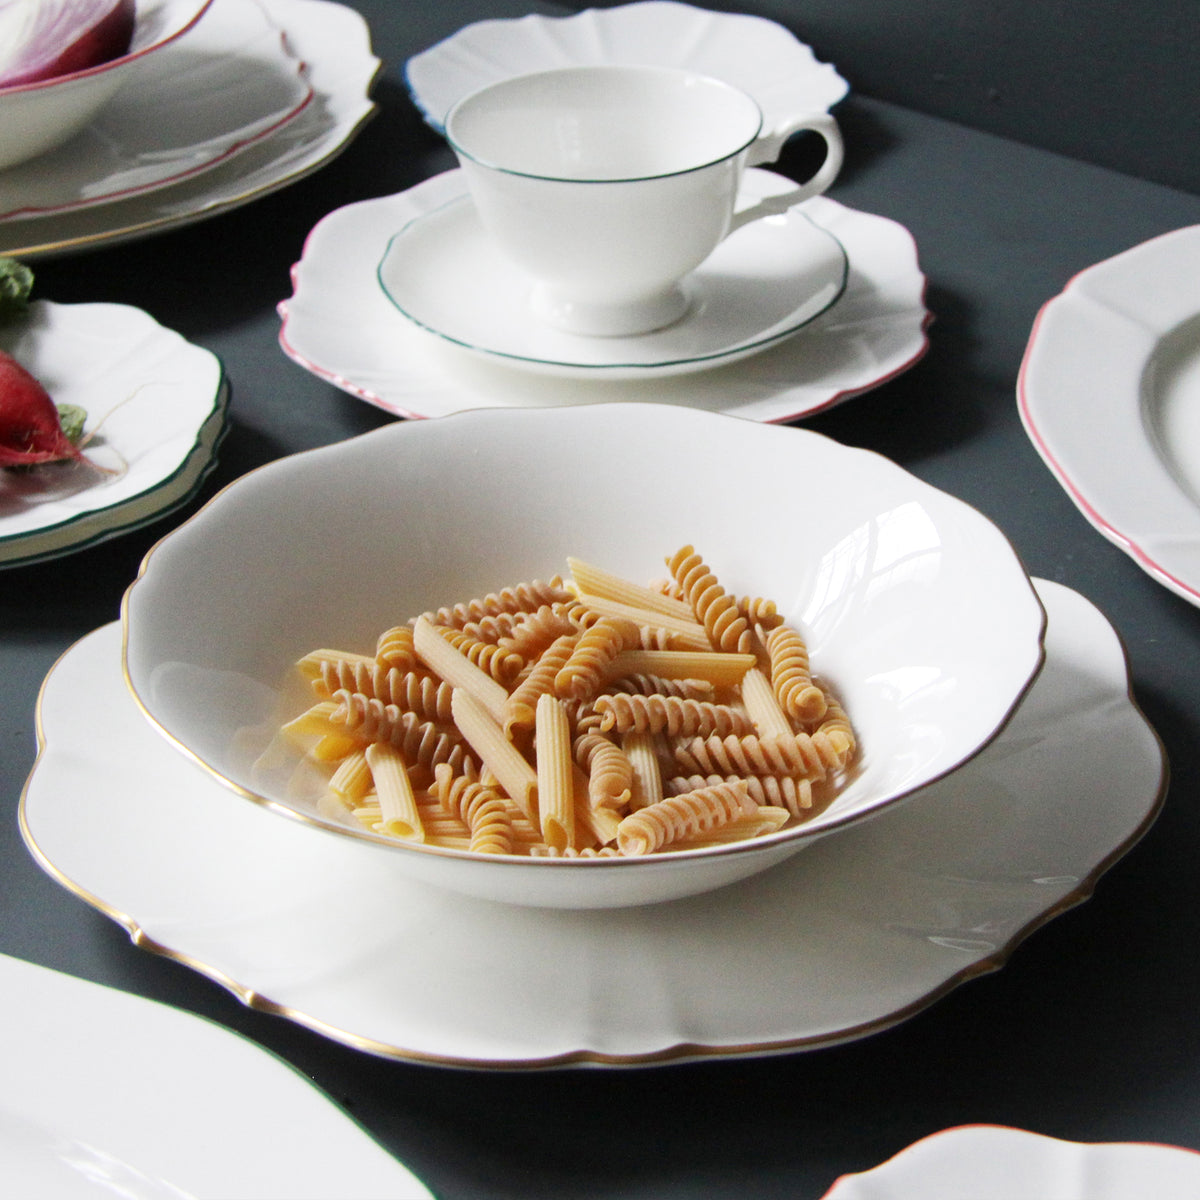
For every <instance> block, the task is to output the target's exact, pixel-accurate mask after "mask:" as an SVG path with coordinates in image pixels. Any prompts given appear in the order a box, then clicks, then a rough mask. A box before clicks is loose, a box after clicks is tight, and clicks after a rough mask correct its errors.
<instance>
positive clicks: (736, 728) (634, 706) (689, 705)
mask: <svg viewBox="0 0 1200 1200" xmlns="http://www.w3.org/2000/svg"><path fill="white" fill-rule="evenodd" d="M593 707H594V708H595V710H596V712H598V713H599V714H600V718H601V719H600V731H601V732H602V733H607V732H608V731H609V730H610V729H613V730H616V731H617V733H630V732H640V733H665V734H666V735H667V736H668V737H708V736H711V735H712V734H717V735H719V736H721V737H724V736H726V735H728V734H731V733H733V734H739V735H740V734H746V733H752V732H753V729H754V727H753V725H752V724H751V722H750V718H749V717H747V716H746V715H745V713H742V712H739V711H738V710H737V709H735V708H731V707H730V706H729V705H728V704H713V703H712V702H711V701H709V700H684V699H681V698H680V697H678V696H634V695H627V694H617V695H608V694H606V695H602V696H597V697H596V699H595V701H593Z"/></svg>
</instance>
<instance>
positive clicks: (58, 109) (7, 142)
mask: <svg viewBox="0 0 1200 1200" xmlns="http://www.w3.org/2000/svg"><path fill="white" fill-rule="evenodd" d="M212 2H213V0H137V18H136V22H135V25H134V30H133V40H132V42H131V44H130V47H129V52H128V53H127V54H123V55H121V57H120V58H114V59H111V60H110V61H108V62H106V63H100V64H99V65H98V66H95V67H89V68H88V69H87V70H86V71H74V72H72V73H71V74H69V75H60V76H58V77H57V78H55V79H47V80H44V81H42V82H40V83H26V84H17V85H16V86H14V87H0V170H2V169H3V168H5V167H11V166H15V165H16V164H17V163H19V162H25V161H27V160H28V159H31V158H36V157H37V156H38V155H39V154H44V153H46V151H47V150H53V149H54V148H55V147H56V146H60V145H62V143H63V142H65V141H67V139H68V138H70V137H72V136H73V135H75V134H76V133H78V132H79V131H80V130H81V129H83V128H84V127H85V126H86V125H87V124H88V123H89V122H90V121H91V120H92V118H93V117H94V116H95V115H96V114H97V113H98V112H99V111H100V109H101V108H103V107H104V105H105V104H107V103H108V101H109V100H111V99H112V97H113V96H114V95H115V94H116V92H117V89H118V88H121V87H125V86H126V85H127V84H129V83H130V81H131V80H133V79H135V78H136V74H137V71H138V69H139V67H140V66H141V64H142V63H144V62H145V61H146V59H147V58H148V57H149V56H150V55H151V54H154V53H156V52H157V51H159V50H161V49H162V48H163V47H164V46H168V45H170V44H171V43H172V42H174V41H175V40H176V39H177V38H179V37H180V36H182V35H183V34H184V33H186V32H187V31H188V30H189V29H191V27H192V26H193V25H195V23H196V22H197V21H199V20H200V18H201V17H202V16H203V15H204V13H205V11H206V10H207V9H208V7H209V6H210V5H211V4H212Z"/></svg>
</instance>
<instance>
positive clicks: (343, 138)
mask: <svg viewBox="0 0 1200 1200" xmlns="http://www.w3.org/2000/svg"><path fill="white" fill-rule="evenodd" d="M142 12H143V13H144V14H146V13H148V14H149V17H148V18H147V19H151V18H152V19H153V20H154V21H157V22H159V23H165V24H167V25H169V26H170V27H171V28H172V29H178V30H179V32H178V33H176V34H175V35H174V36H172V37H171V38H169V39H164V41H163V42H162V43H161V44H159V45H158V46H157V48H155V50H154V52H153V53H148V54H146V55H145V58H144V60H143V61H141V62H138V63H136V64H135V65H136V66H137V67H138V71H137V73H136V74H135V75H134V76H132V78H131V79H130V80H129V81H128V82H126V83H124V84H122V86H121V87H120V88H119V89H118V90H117V92H116V94H115V95H114V96H113V98H112V99H111V100H109V101H108V103H107V104H105V105H104V106H103V107H102V108H101V109H100V110H99V112H98V114H97V115H96V117H95V118H94V119H93V120H92V122H91V123H90V124H88V125H87V126H86V127H85V128H84V129H83V130H82V131H81V132H80V133H78V134H76V135H75V136H74V137H72V138H71V139H70V140H68V141H67V142H65V143H63V144H62V145H60V146H59V147H57V148H55V149H51V150H48V151H47V152H45V153H43V154H41V155H39V156H38V157H35V158H32V159H29V160H26V161H24V162H18V163H16V164H15V165H13V166H10V167H8V168H7V169H4V170H0V255H7V256H11V257H15V258H19V259H22V260H36V259H38V258H39V257H43V256H47V255H52V254H59V253H66V252H69V251H74V250H78V249H81V248H83V247H88V246H94V245H100V244H106V243H111V242H118V241H122V240H126V239H130V238H136V237H141V236H144V235H146V234H148V233H151V232H154V231H157V230H162V229H166V228H170V227H172V226H176V225H183V224H187V223H189V222H192V221H198V220H201V219H203V218H205V217H209V216H213V215H215V214H216V213H219V212H222V211H225V210H227V209H230V208H233V207H236V206H238V205H241V204H245V203H248V202H250V201H251V200H254V199H256V198H257V197H259V196H262V195H265V194H266V193H268V192H270V191H273V190H275V189H277V188H280V187H283V186H285V185H287V184H288V183H290V182H292V181H294V180H295V179H297V178H299V177H300V176H302V175H304V174H306V173H307V172H309V171H312V170H315V169H316V168H317V167H319V166H320V165H322V164H323V163H324V162H326V161H327V160H328V159H329V158H330V157H332V156H333V155H334V154H336V153H337V152H338V150H340V149H341V148H342V147H343V146H344V145H345V144H346V143H347V141H348V140H349V139H350V138H351V137H352V136H353V135H354V133H355V132H356V131H357V130H358V128H359V127H360V126H361V124H362V123H363V121H364V120H365V119H366V118H367V117H368V116H369V115H370V114H371V112H372V111H373V105H372V103H371V101H370V98H369V92H370V88H371V85H372V82H373V80H374V77H375V73H376V71H377V69H378V66H379V62H378V59H376V58H375V57H374V56H373V55H372V54H371V51H370V38H369V35H368V31H367V29H366V26H365V24H364V22H363V20H362V18H361V17H360V16H359V15H358V14H357V13H356V12H354V11H353V10H352V9H349V8H346V7H344V6H342V5H338V4H332V3H327V2H326V0H262V2H261V3H260V2H259V0H254V2H253V3H248V4H247V3H242V2H240V0H210V3H207V4H205V5H201V4H200V3H199V0H158V2H157V3H154V4H149V5H144V6H142ZM147 110H153V111H154V113H155V115H156V119H155V120H154V121H146V120H145V119H144V116H145V112H146V111H147ZM0 349H3V350H5V351H7V352H8V353H10V354H12V355H14V356H15V357H16V358H17V360H18V361H19V362H20V363H21V364H22V365H23V366H24V367H25V368H26V369H27V370H29V371H30V372H31V373H32V374H33V375H34V376H35V377H36V378H38V379H39V380H40V381H41V382H42V384H43V385H44V386H45V387H46V388H47V389H48V390H49V392H50V393H51V395H52V396H53V398H54V400H55V402H56V403H59V404H74V405H77V406H79V407H81V408H83V409H84V410H85V411H86V412H87V415H88V421H87V426H86V428H85V436H86V438H87V462H86V463H84V464H76V463H72V464H69V465H61V464H52V465H49V466H46V467H43V468H40V469H38V470H36V471H30V472H27V473H18V472H13V471H6V472H4V477H3V479H2V480H0V567H11V566H19V565H25V564H28V563H31V562H37V561H40V560H43V559H47V558H53V557H56V556H58V555H61V554H65V553H68V552H71V551H74V550H77V549H80V548H81V547H84V546H89V545H92V544H94V543H96V542H98V541H102V540H104V539H106V538H109V537H112V536H113V535H115V534H118V533H122V532H125V531H128V530H130V529H135V528H137V527H139V526H140V525H143V524H146V523H147V522H149V521H152V520H156V519H158V518H160V517H162V516H163V515H164V514H165V513H168V512H170V511H172V510H173V509H175V508H178V507H179V506H180V505H182V504H183V503H185V502H186V501H187V500H188V499H190V498H191V497H192V496H193V495H194V494H195V492H196V490H197V489H198V488H199V486H200V484H201V483H202V481H203V479H204V478H205V476H206V475H207V474H208V473H209V471H210V470H211V469H212V467H213V465H214V453H215V451H216V448H217V446H218V444H219V442H220V440H221V437H222V436H223V434H224V430H225V417H226V409H227V405H228V388H227V385H226V381H225V379H224V377H223V373H222V370H221V364H220V363H219V362H218V361H217V360H216V358H215V356H213V355H212V354H211V353H210V352H208V351H206V350H203V349H201V348H199V347H197V346H194V345H190V344H188V343H187V342H185V341H184V340H183V339H182V338H181V337H180V336H179V335H178V334H176V333H174V332H172V331H171V330H167V329H164V328H162V327H161V326H160V325H158V324H157V322H155V321H154V320H153V319H152V318H151V317H149V316H148V315H147V314H146V313H144V312H141V311H140V310H138V309H135V308H129V307H126V306H120V305H113V304H80V305H61V304H54V303H51V302H47V301H38V302H35V303H34V304H33V305H32V306H31V308H30V311H29V313H28V315H27V316H26V317H23V318H22V319H20V320H17V321H13V322H10V323H8V324H5V325H4V326H2V327H0Z"/></svg>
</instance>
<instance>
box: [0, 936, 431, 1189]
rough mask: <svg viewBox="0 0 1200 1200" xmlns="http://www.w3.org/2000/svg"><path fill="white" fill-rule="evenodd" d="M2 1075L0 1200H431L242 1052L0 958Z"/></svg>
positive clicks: (231, 1039) (265, 1060) (381, 1154)
mask: <svg viewBox="0 0 1200 1200" xmlns="http://www.w3.org/2000/svg"><path fill="white" fill-rule="evenodd" d="M0 1061H3V1063H4V1070H3V1071H2V1072H0V1194H3V1195H5V1196H9V1197H14V1198H16V1197H23V1198H25V1200H36V1198H38V1197H41V1198H43V1200H49V1198H51V1197H52V1198H53V1200H102V1198H103V1197H109V1200H117V1197H126V1198H127V1200H229V1197H231V1196H237V1197H238V1200H278V1198H279V1197H281V1196H286V1197H288V1200H328V1198H329V1197H331V1196H354V1197H355V1198H356V1200H369V1198H371V1197H374V1198H375V1200H398V1198H399V1197H406V1198H411V1200H417V1198H418V1197H429V1196H430V1192H429V1191H428V1189H427V1188H425V1187H424V1185H423V1184H421V1183H420V1182H419V1181H418V1180H417V1179H416V1178H415V1177H414V1176H413V1174H412V1173H411V1172H410V1171H409V1170H408V1169H407V1168H406V1167H404V1166H402V1165H401V1164H400V1163H398V1162H397V1161H396V1160H395V1159H394V1158H393V1157H392V1156H391V1155H390V1154H388V1153H387V1151H385V1150H384V1149H383V1148H382V1147H380V1146H379V1145H378V1144H377V1143H376V1142H375V1141H374V1140H372V1139H371V1138H370V1137H369V1136H368V1135H367V1134H366V1133H364V1132H363V1130H362V1129H360V1128H359V1126H358V1125H356V1124H355V1123H354V1122H353V1121H352V1120H350V1118H349V1117H348V1116H346V1114H345V1113H343V1112H342V1111H341V1109H339V1108H336V1107H335V1106H334V1105H333V1103H332V1102H331V1101H330V1100H329V1099H327V1098H326V1097H325V1096H324V1095H323V1094H322V1093H321V1092H319V1091H318V1090H317V1089H316V1088H315V1087H313V1085H312V1084H311V1083H310V1082H309V1081H308V1080H307V1079H306V1078H305V1077H304V1076H303V1075H301V1074H300V1072H299V1071H297V1070H295V1069H294V1068H293V1067H291V1066H290V1065H289V1064H288V1063H286V1062H284V1061H283V1060H282V1059H279V1058H276V1057H275V1055H273V1054H271V1053H269V1052H268V1051H266V1050H263V1049H262V1048H261V1047H259V1046H257V1045H255V1044H254V1043H253V1042H251V1041H249V1040H248V1039H246V1038H243V1037H240V1036H239V1035H237V1034H236V1033H233V1032H232V1031H230V1030H228V1029H225V1028H223V1027H222V1026H220V1025H217V1024H215V1023H213V1022H210V1021H206V1020H204V1019H203V1018H201V1017H196V1016H193V1015H192V1014H191V1013H185V1012H181V1011H180V1010H178V1009H175V1008H170V1007H168V1006H167V1005H165V1004H156V1003H154V1002H152V1001H150V1000H145V999H143V998H142V997H140V996H133V995H130V994H128V993H127V992H121V991H117V990H116V989H114V988H107V987H102V986H101V985H99V984H96V983H89V982H87V981H85V980H83V979H76V978H73V977H72V976H70V975H63V974H60V973H59V972H57V971H51V970H48V969H47V968H45V967H40V966H35V965H34V964H32V963H27V962H22V961H21V960H20V959H16V958H9V957H7V956H4V955H0ZM234 1081H236V1083H234ZM166 1097H169V1098H170V1102H169V1103H164V1098H166ZM265 1114H270V1119H269V1120H264V1115H265Z"/></svg>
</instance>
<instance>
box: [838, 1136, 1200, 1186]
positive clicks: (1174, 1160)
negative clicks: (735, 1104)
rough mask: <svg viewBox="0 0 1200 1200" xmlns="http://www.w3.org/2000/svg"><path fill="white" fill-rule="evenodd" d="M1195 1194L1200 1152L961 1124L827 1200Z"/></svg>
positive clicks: (852, 1179) (852, 1178) (854, 1178)
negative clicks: (1071, 1140) (1073, 1139)
mask: <svg viewBox="0 0 1200 1200" xmlns="http://www.w3.org/2000/svg"><path fill="white" fill-rule="evenodd" d="M1148 1196H1164V1197H1166V1196H1169V1197H1171V1198H1172V1200H1190V1198H1191V1197H1195V1196H1200V1154H1197V1153H1196V1152H1195V1151H1193V1150H1184V1149H1182V1148H1180V1147H1177V1146H1161V1145H1153V1144H1146V1143H1136V1142H1096V1143H1082V1142H1068V1141H1063V1140H1061V1139H1059V1138H1052V1137H1046V1136H1045V1135H1043V1134H1037V1133H1029V1132H1027V1131H1026V1130H1023V1129H1009V1128H1005V1127H1003V1126H997V1125H965V1126H962V1127H960V1128H955V1129H947V1130H943V1131H942V1132H940V1133H935V1134H933V1135H931V1136H930V1137H927V1138H923V1139H922V1140H921V1141H919V1142H916V1143H915V1144H914V1145H912V1146H909V1147H908V1149H907V1150H902V1151H901V1152H900V1153H899V1154H897V1155H896V1156H895V1157H894V1158H891V1159H889V1160H888V1161H887V1162H885V1163H883V1164H882V1165H881V1166H878V1167H875V1168H874V1169H873V1170H870V1171H864V1172H862V1173H861V1174H857V1175H847V1176H845V1177H843V1178H842V1179H839V1180H838V1181H837V1183H836V1184H835V1185H834V1186H833V1188H832V1189H831V1190H830V1191H829V1192H828V1193H826V1196H825V1200H963V1198H964V1197H970V1200H1033V1198H1034V1197H1036V1200H1143V1197H1148Z"/></svg>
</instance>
